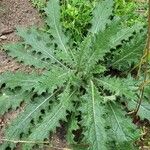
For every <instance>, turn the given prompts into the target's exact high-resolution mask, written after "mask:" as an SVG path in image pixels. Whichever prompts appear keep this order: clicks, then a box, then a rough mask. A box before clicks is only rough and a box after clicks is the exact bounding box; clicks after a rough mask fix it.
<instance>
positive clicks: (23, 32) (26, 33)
mask: <svg viewBox="0 0 150 150" xmlns="http://www.w3.org/2000/svg"><path fill="white" fill-rule="evenodd" d="M17 31H18V35H19V36H21V37H22V38H23V39H24V41H25V43H26V44H28V45H29V46H30V47H31V48H32V49H31V50H32V52H36V53H39V54H40V55H41V57H42V58H43V59H45V60H46V59H48V60H49V61H50V62H51V63H54V62H56V63H58V64H59V65H60V66H62V67H64V68H66V66H64V64H63V63H62V62H61V61H60V60H59V59H58V58H56V56H55V55H54V45H52V44H51V42H50V40H51V39H50V38H48V37H47V35H46V36H45V34H43V33H41V32H38V31H37V30H36V29H35V28H31V29H24V28H18V29H17Z"/></svg>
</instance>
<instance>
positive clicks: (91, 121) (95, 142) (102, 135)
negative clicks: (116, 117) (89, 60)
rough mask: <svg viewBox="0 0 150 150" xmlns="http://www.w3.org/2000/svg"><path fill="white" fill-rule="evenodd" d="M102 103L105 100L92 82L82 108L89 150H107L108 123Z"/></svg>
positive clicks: (85, 138)
mask: <svg viewBox="0 0 150 150" xmlns="http://www.w3.org/2000/svg"><path fill="white" fill-rule="evenodd" d="M102 101H103V98H102V97H101V96H100V93H99V92H98V89H97V88H96V87H95V85H94V84H93V82H92V81H91V84H90V88H89V89H88V91H87V93H86V95H85V96H84V97H83V103H82V108H81V112H82V117H83V118H82V119H83V120H82V125H83V126H84V127H85V129H84V136H85V137H84V140H85V141H86V142H87V144H89V150H98V149H103V150H107V147H106V142H107V136H106V131H105V123H106V122H105V119H104V118H103V115H104V114H105V113H106V112H105V109H104V106H103V105H102V104H101V103H102Z"/></svg>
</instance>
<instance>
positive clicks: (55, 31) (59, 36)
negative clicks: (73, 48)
mask: <svg viewBox="0 0 150 150" xmlns="http://www.w3.org/2000/svg"><path fill="white" fill-rule="evenodd" d="M45 12H46V15H47V24H48V26H49V27H50V33H51V34H52V35H53V37H54V40H55V42H56V43H57V45H58V47H59V48H60V49H61V50H63V51H64V52H65V53H68V47H67V43H68V38H67V37H66V36H65V35H64V33H63V32H62V27H61V25H60V6H59V0H50V1H49V2H48V4H47V8H46V9H45Z"/></svg>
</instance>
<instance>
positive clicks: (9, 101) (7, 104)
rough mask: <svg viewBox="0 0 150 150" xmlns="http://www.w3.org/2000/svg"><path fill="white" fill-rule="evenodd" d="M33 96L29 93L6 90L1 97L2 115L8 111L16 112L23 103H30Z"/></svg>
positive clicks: (0, 113) (0, 112)
mask: <svg viewBox="0 0 150 150" xmlns="http://www.w3.org/2000/svg"><path fill="white" fill-rule="evenodd" d="M30 96H31V94H29V93H27V92H22V91H17V92H12V91H10V90H4V91H3V92H2V95H1V96H0V107H1V109H0V115H3V114H4V113H5V112H7V111H8V109H10V108H12V109H13V110H15V109H16V108H17V107H19V106H20V104H21V102H23V101H28V102H29V101H30Z"/></svg>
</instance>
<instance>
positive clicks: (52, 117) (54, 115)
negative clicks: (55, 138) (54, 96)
mask: <svg viewBox="0 0 150 150" xmlns="http://www.w3.org/2000/svg"><path fill="white" fill-rule="evenodd" d="M73 94H74V92H73V93H71V94H70V91H69V89H68V88H66V90H65V91H64V92H63V93H62V94H60V95H59V102H58V103H55V104H53V106H52V108H51V111H50V112H49V113H48V114H47V115H46V116H45V117H44V118H43V120H42V122H40V123H38V124H36V126H35V128H34V129H33V130H32V133H31V134H30V135H29V137H28V140H31V141H42V140H44V139H45V138H48V137H49V133H50V132H51V131H54V130H55V129H56V127H58V126H59V121H60V120H66V116H67V111H71V110H72V106H73V103H72V95H73ZM31 146H32V145H28V144H25V145H24V146H23V148H24V149H29V148H30V147H31Z"/></svg>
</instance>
